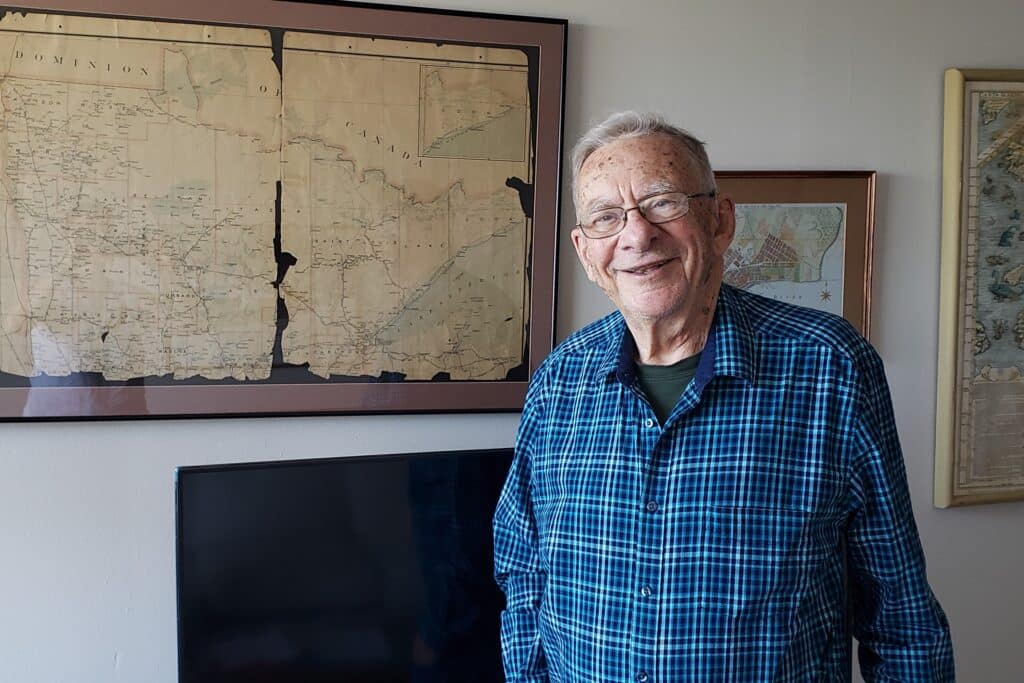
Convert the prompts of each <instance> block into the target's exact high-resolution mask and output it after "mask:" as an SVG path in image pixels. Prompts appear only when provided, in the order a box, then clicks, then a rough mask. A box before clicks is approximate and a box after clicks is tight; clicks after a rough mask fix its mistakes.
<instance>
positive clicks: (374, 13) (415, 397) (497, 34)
mask: <svg viewBox="0 0 1024 683" xmlns="http://www.w3.org/2000/svg"><path fill="white" fill-rule="evenodd" d="M16 7H17V9H16V10H14V9H11V8H6V11H8V12H11V11H17V12H22V11H27V12H30V13H35V12H39V13H46V14H60V15H84V16H87V17H101V18H109V19H132V20H141V21H154V22H181V23H184V24H199V25H203V26H224V27H242V28H259V29H269V30H270V31H271V32H275V31H276V32H278V33H284V32H288V31H297V32H308V33H321V34H334V35H342V36H359V37H362V38H367V37H372V38H380V39H392V40H402V41H416V42H421V43H424V44H437V45H441V44H444V45H461V46H480V47H484V48H510V49H513V50H519V51H522V52H523V53H524V54H525V55H526V57H525V61H526V62H527V63H528V83H529V92H530V97H529V99H530V103H529V113H528V114H527V116H528V117H529V120H528V124H529V142H528V145H529V149H528V151H527V160H528V161H530V160H531V159H532V162H531V163H530V177H529V178H528V180H529V181H530V182H529V187H528V191H527V193H526V194H524V193H523V190H522V189H521V188H516V189H517V190H518V191H519V193H520V194H519V198H520V201H521V202H523V207H524V208H523V212H524V213H525V214H526V217H527V219H528V220H527V232H528V237H527V240H526V243H527V248H526V249H525V250H524V256H523V260H522V263H521V267H522V268H523V270H524V272H525V273H527V276H526V277H527V283H528V284H527V288H528V293H527V294H526V295H524V304H525V305H524V308H525V311H524V313H523V321H524V327H525V336H524V339H525V342H524V348H523V360H522V364H521V365H520V366H518V367H516V368H513V370H511V371H509V373H508V374H507V375H506V378H505V379H497V380H451V379H447V378H446V377H444V376H440V377H434V378H432V379H424V380H418V379H417V380H405V379H404V377H403V376H401V375H396V374H389V373H388V371H386V370H384V371H382V372H381V374H380V376H363V375H358V376H343V377H336V376H330V377H327V378H323V377H309V376H301V377H300V376H299V375H301V373H300V372H298V371H293V372H291V373H290V374H282V375H281V376H279V377H275V376H274V374H273V373H272V374H271V377H270V378H269V379H259V380H246V379H242V380H231V379H228V380H223V379H218V380H204V379H198V378H196V377H191V378H185V379H183V380H176V379H174V378H173V377H171V376H170V375H167V376H164V377H138V378H129V379H127V380H121V381H108V380H107V379H106V378H104V377H103V376H102V375H100V374H99V373H77V374H76V373H72V374H71V375H69V376H67V377H42V378H41V377H28V376H20V375H15V374H6V373H0V420H20V419H83V418H137V417H163V418H167V417H215V416H272V415H318V414H352V413H413V412H500V411H518V410H520V409H521V407H522V402H523V399H524V397H525V394H526V389H527V386H528V383H529V379H530V377H532V375H533V373H534V371H535V370H536V369H537V367H538V366H539V364H540V362H541V361H542V360H543V358H544V357H545V356H546V355H547V353H548V352H549V351H550V350H551V348H552V344H553V338H554V291H555V268H556V244H557V234H558V224H559V188H560V181H559V178H560V172H561V168H560V167H561V155H562V134H563V108H564V79H565V56H566V36H567V21H566V20H564V19H553V18H540V17H516V16H502V15H495V14H482V13H463V12H454V11H445V10H433V9H421V8H399V7H396V6H392V5H380V6H372V5H366V4H359V3H351V4H349V3H342V2H317V1H316V0H313V1H309V2H306V1H297V2H296V1H276V0H224V1H220V2H209V1H208V0H179V1H178V2H173V3H172V2H167V0H106V1H100V0H43V1H38V0H25V1H24V2H19V3H18V4H17V6H16ZM275 49H278V50H279V49H281V48H280V43H278V44H277V46H275ZM278 64H280V62H278ZM285 87H287V86H285ZM465 158H473V157H468V156H467V157H465ZM509 180H510V181H511V180H513V179H512V178H510V179H509ZM509 187H512V185H509ZM278 202H280V198H279V199H278ZM529 203H532V206H530V208H526V207H527V206H528V205H529ZM277 213H278V235H280V210H278V212H277ZM277 242H278V245H276V246H277V250H278V251H279V250H280V248H279V242H280V240H279V239H277ZM278 265H279V266H280V262H278ZM279 272H280V271H279ZM274 284H275V285H276V284H278V283H274ZM276 343H279V341H278V342H276ZM276 343H275V344H276ZM279 349H280V347H279V346H276V345H275V355H274V366H273V367H274V372H277V368H278V367H279V366H278V364H277V363H278V360H279V357H280V355H279V353H278V351H279ZM307 374H308V373H307ZM296 378H298V379H296Z"/></svg>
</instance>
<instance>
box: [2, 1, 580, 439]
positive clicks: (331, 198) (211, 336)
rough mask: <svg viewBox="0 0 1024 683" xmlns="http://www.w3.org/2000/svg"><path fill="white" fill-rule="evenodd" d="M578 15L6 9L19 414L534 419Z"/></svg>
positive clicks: (7, 249) (549, 315)
mask: <svg viewBox="0 0 1024 683" xmlns="http://www.w3.org/2000/svg"><path fill="white" fill-rule="evenodd" d="M565 38H566V22H565V21H564V20H549V19H533V18H513V17H501V16H496V15H479V14H473V15H468V14H456V13H451V12H442V11H433V10H419V9H415V10H414V9H409V10H405V9H399V8H395V7H393V6H381V7H373V6H368V5H358V4H351V5H348V4H338V3H331V4H326V3H316V2H275V1H273V0H247V1H245V2H243V1H241V0H237V1H233V2H208V1H207V0H179V1H177V2H168V1H167V0H160V1H155V0H130V1H129V0H120V1H118V0H115V1H108V2H100V1H99V0H88V1H83V0H64V1H61V0H46V1H45V2H32V1H29V2H23V3H20V5H19V8H18V9H3V8H0V73H2V76H3V78H2V80H0V205H2V213H0V419H16V418H77V417H122V416H174V415H181V416H184V415H272V414H317V413H349V412H392V411H403V412H405V411H453V410H477V411H479V410H509V411H513V410H518V409H519V408H520V407H521V404H522V400H523V397H524V396H525V392H526V387H527V384H528V382H529V378H530V375H531V374H532V372H533V371H534V370H535V369H536V367H537V366H538V365H539V363H540V361H541V359H542V358H543V357H544V355H545V354H546V353H547V352H548V351H550V349H551V344H552V338H553V290H554V270H555V243H556V234H557V222H558V188H559V163H560V157H561V138H562V101H563V95H562V87H563V80H564V64H565Z"/></svg>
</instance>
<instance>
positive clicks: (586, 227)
mask: <svg viewBox="0 0 1024 683" xmlns="http://www.w3.org/2000/svg"><path fill="white" fill-rule="evenodd" d="M716 194H718V193H717V192H716V191H715V190H712V191H711V192H698V193H697V194H686V193H685V192H666V193H665V194H656V195H654V196H653V197H648V198H647V199H645V200H643V201H642V202H640V203H639V204H637V205H636V206H631V207H629V208H628V209H624V208H622V207H621V206H612V207H608V208H607V209H601V210H599V211H595V212H594V213H592V214H590V215H589V216H587V217H586V218H585V219H583V220H582V221H580V222H579V223H577V224H576V227H577V228H579V229H580V230H582V231H583V234H584V235H586V236H587V237H589V238H591V239H602V238H605V237H611V236H612V235H617V234H619V233H620V232H622V229H623V228H624V227H626V217H627V216H628V215H629V212H630V211H633V210H636V211H639V212H640V215H641V216H643V217H644V219H646V220H647V222H648V223H653V224H655V225H661V224H662V223H668V222H669V221H674V220H676V219H677V218H682V217H683V216H685V215H686V214H687V213H689V211H690V200H691V199H696V198H698V197H714V196H715V195H716Z"/></svg>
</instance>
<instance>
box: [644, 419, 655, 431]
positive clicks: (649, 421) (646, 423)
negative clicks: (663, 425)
mask: <svg viewBox="0 0 1024 683" xmlns="http://www.w3.org/2000/svg"><path fill="white" fill-rule="evenodd" d="M653 426H654V420H652V419H651V418H647V419H646V420H644V427H647V428H648V429H650V428H651V427H653Z"/></svg>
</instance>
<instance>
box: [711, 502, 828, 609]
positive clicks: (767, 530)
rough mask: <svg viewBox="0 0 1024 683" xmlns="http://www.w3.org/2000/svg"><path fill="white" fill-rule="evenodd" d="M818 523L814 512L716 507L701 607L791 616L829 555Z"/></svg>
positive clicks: (784, 508)
mask: <svg viewBox="0 0 1024 683" xmlns="http://www.w3.org/2000/svg"><path fill="white" fill-rule="evenodd" d="M815 524H816V516H815V515H814V513H812V512H809V511H807V510H802V509H799V508H794V507H762V506H724V505H714V506H711V508H710V509H709V510H708V514H707V517H706V524H705V533H704V539H703V541H704V542H703V544H702V545H703V549H702V550H703V552H702V562H701V563H700V571H701V582H700V583H701V601H700V604H701V607H702V608H704V609H706V610H710V611H724V612H727V613H728V614H729V615H730V616H732V617H750V618H754V619H764V618H766V617H769V616H773V617H783V615H785V614H789V613H791V612H792V611H793V610H794V609H795V608H796V606H797V605H798V604H799V602H800V599H801V597H802V595H803V593H804V590H805V588H806V586H807V583H808V577H809V576H812V575H813V574H814V573H815V572H816V571H817V569H818V567H819V566H820V563H821V562H822V561H823V559H824V557H825V554H826V553H825V551H824V549H823V546H822V544H820V543H817V542H815V541H814V539H815V537H816V536H817V534H815V533H813V527H814V526H815Z"/></svg>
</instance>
